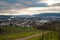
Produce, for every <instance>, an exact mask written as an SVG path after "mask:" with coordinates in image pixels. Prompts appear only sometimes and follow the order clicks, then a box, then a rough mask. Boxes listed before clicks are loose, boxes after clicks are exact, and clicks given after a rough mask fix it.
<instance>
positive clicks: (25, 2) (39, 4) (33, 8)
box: [0, 0, 60, 15]
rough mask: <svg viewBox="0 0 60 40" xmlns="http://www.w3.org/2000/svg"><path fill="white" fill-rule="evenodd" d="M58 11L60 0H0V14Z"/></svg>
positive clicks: (30, 13)
mask: <svg viewBox="0 0 60 40" xmlns="http://www.w3.org/2000/svg"><path fill="white" fill-rule="evenodd" d="M44 12H59V13H60V0H0V15H25V14H28V15H32V14H39V13H44Z"/></svg>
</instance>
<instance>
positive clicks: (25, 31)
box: [0, 26, 41, 40]
mask: <svg viewBox="0 0 60 40" xmlns="http://www.w3.org/2000/svg"><path fill="white" fill-rule="evenodd" d="M0 29H1V30H0V31H1V33H0V40H13V39H16V38H24V37H27V36H30V35H33V34H38V33H40V32H41V31H40V30H38V29H37V28H34V27H15V26H3V27H0Z"/></svg>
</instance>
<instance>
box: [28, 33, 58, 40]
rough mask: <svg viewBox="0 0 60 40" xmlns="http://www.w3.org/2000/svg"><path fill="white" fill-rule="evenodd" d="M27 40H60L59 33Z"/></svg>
mask: <svg viewBox="0 0 60 40" xmlns="http://www.w3.org/2000/svg"><path fill="white" fill-rule="evenodd" d="M27 40H58V32H49V33H47V34H44V35H42V36H37V37H34V38H30V39H27Z"/></svg>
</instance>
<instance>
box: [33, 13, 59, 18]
mask: <svg viewBox="0 0 60 40" xmlns="http://www.w3.org/2000/svg"><path fill="white" fill-rule="evenodd" d="M33 16H35V17H47V16H60V13H42V14H35V15H33Z"/></svg>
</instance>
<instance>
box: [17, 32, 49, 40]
mask: <svg viewBox="0 0 60 40" xmlns="http://www.w3.org/2000/svg"><path fill="white" fill-rule="evenodd" d="M48 32H49V31H45V32H42V33H43V34H46V33H48ZM42 33H39V34H35V35H32V36H28V37H25V38H19V39H16V40H26V39H28V38H33V37H36V36H39V35H41V36H42Z"/></svg>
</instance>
